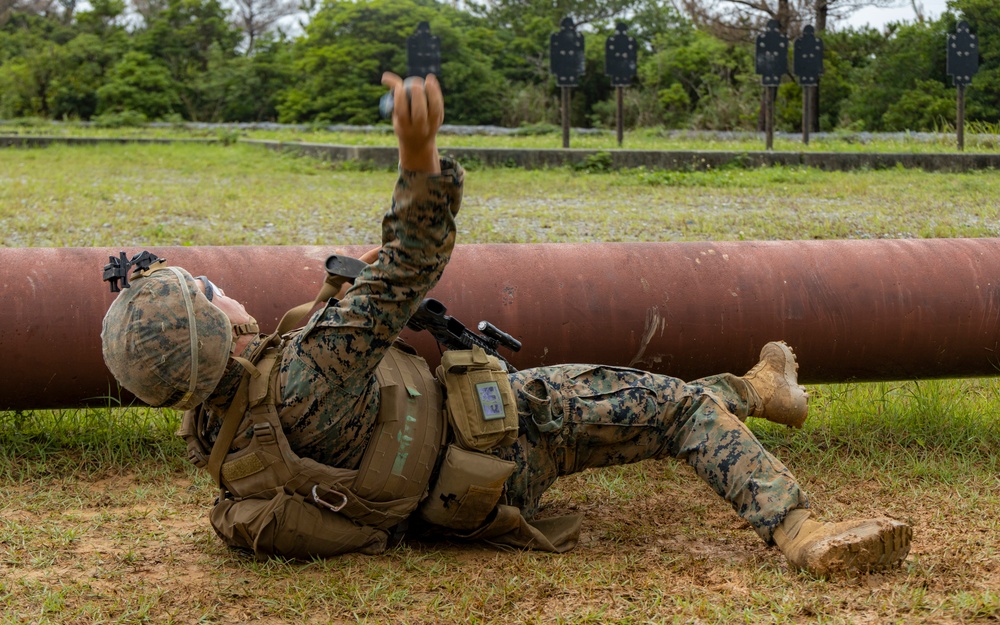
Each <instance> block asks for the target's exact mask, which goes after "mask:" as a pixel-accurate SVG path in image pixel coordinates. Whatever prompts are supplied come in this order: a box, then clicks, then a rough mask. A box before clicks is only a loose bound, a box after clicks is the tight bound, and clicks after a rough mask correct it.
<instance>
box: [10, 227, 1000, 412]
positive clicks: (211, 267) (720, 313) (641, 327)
mask: <svg viewBox="0 0 1000 625" xmlns="http://www.w3.org/2000/svg"><path fill="white" fill-rule="evenodd" d="M364 249H365V247H364V246H348V247H228V248H224V247H170V248H153V249H151V251H153V252H154V253H156V254H158V255H160V256H164V257H166V258H167V259H168V261H169V262H171V263H173V264H178V265H182V266H184V267H186V268H188V269H189V270H191V271H192V272H193V273H194V274H195V275H198V274H201V273H204V274H207V275H208V276H210V277H211V278H212V280H213V281H215V282H216V283H218V284H220V285H222V286H223V287H224V288H225V289H226V292H227V294H229V295H231V296H233V297H235V298H237V299H240V300H242V301H244V302H245V303H246V305H247V308H248V309H249V310H250V312H251V313H252V314H253V315H254V316H256V317H257V319H258V320H259V321H260V322H261V325H262V326H263V327H264V328H273V327H274V326H275V325H276V323H277V320H278V319H279V318H280V317H281V315H282V313H284V311H285V310H286V309H287V308H290V307H291V306H293V305H295V304H299V303H301V302H303V301H308V300H310V299H312V297H313V295H314V294H315V292H316V291H317V289H318V287H319V285H320V282H321V281H322V279H323V277H324V274H323V261H324V259H325V258H326V256H327V255H329V254H331V253H345V254H350V255H359V254H360V253H361V252H362V251H364ZM118 251H119V250H117V249H107V248H105V249H98V248H91V249H49V248H45V249H40V248H8V249H0V283H2V284H3V289H4V291H3V292H4V302H3V306H2V307H0V346H2V348H3V357H2V358H0V409H39V408H59V407H76V406H83V405H93V404H98V405H101V404H106V403H108V402H109V400H108V399H107V397H109V396H111V397H115V398H116V400H115V401H117V398H118V397H122V399H123V400H124V401H130V400H131V398H130V397H129V396H127V395H121V396H120V395H119V391H118V390H117V385H116V384H115V382H114V380H113V379H112V378H111V377H110V376H109V374H108V372H107V370H106V369H105V367H104V363H103V360H102V357H101V345H100V338H99V334H100V330H101V320H102V318H103V316H104V312H105V311H106V310H107V308H108V306H109V305H110V304H111V301H112V299H113V297H114V296H113V294H111V293H110V292H109V291H108V286H107V284H105V283H103V282H102V281H101V279H100V274H101V267H102V266H103V265H104V264H105V263H106V262H107V261H108V256H109V255H117V253H118ZM137 251H140V250H138V249H130V250H128V253H129V254H132V253H134V252H137ZM432 295H433V296H434V297H436V298H438V299H440V300H441V301H442V302H444V303H445V304H446V305H447V306H448V312H449V314H452V315H454V316H455V317H457V318H459V319H461V320H462V321H464V322H465V323H466V325H468V326H470V327H474V326H475V324H476V323H477V322H478V321H479V320H481V319H488V320H490V321H492V322H494V323H495V324H496V325H498V326H499V327H501V328H502V329H504V330H507V331H508V332H510V333H511V334H513V335H514V336H515V337H516V338H518V339H519V340H521V341H522V343H523V344H524V349H523V350H522V351H521V353H519V354H516V355H514V356H513V358H512V361H513V362H514V364H515V365H516V366H518V367H521V368H524V367H531V366H537V365H543V364H554V363H561V362H594V363H602V364H613V365H632V366H637V367H641V368H645V369H649V370H652V371H656V372H662V373H668V374H670V375H675V376H678V377H681V378H684V379H693V378H696V377H700V376H703V375H707V374H711V373H718V372H722V371H732V372H736V373H742V372H743V371H745V370H746V369H747V368H748V367H750V366H751V365H752V364H753V362H754V361H755V360H756V357H757V351H758V350H759V349H760V346H761V345H762V344H763V343H765V342H766V341H769V340H774V339H784V340H786V341H788V342H789V343H790V344H791V345H793V346H794V348H795V350H796V352H797V354H798V355H799V360H800V364H801V370H800V373H801V379H802V380H803V381H804V382H836V381H846V380H861V381H871V380H889V379H911V378H931V377H969V376H992V375H996V373H997V370H998V362H1000V354H998V349H1000V323H998V321H1000V319H998V318H1000V239H928V240H877V241H780V242H779V241H773V242H704V243H590V244H549V245H465V246H459V247H458V248H457V249H456V250H455V254H454V258H453V260H452V263H451V265H449V267H448V269H447V271H446V272H445V275H444V278H443V280H442V281H441V283H440V284H439V285H438V286H437V287H436V288H435V289H434V291H433V292H432ZM410 339H411V341H412V342H413V343H415V344H416V345H417V347H418V348H419V349H421V351H422V352H423V353H424V354H425V355H428V356H430V358H429V359H430V360H434V355H436V353H437V348H436V346H435V345H434V344H433V342H432V340H431V339H430V338H429V337H427V336H416V337H414V336H412V335H410Z"/></svg>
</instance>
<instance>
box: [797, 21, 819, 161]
mask: <svg viewBox="0 0 1000 625" xmlns="http://www.w3.org/2000/svg"><path fill="white" fill-rule="evenodd" d="M792 72H793V73H794V74H795V77H796V78H797V79H798V81H799V86H800V87H802V143H804V144H805V145H809V129H810V128H811V127H812V124H813V117H812V113H813V108H814V105H813V102H814V100H815V97H816V91H817V88H818V87H819V78H820V76H822V75H823V40H822V39H820V38H819V37H817V36H816V29H815V28H813V27H812V25H811V24H810V25H807V26H806V27H805V28H803V29H802V36H801V37H799V38H798V39H796V40H795V43H794V44H792Z"/></svg>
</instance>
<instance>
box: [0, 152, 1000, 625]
mask: <svg viewBox="0 0 1000 625" xmlns="http://www.w3.org/2000/svg"><path fill="white" fill-rule="evenodd" d="M357 169H358V168H356V167H351V166H348V167H346V168H336V167H333V166H331V165H329V164H326V163H322V162H319V161H314V160H310V159H306V158H298V157H293V156H291V155H287V154H277V153H273V152H268V151H266V150H263V149H260V148H256V147H252V146H248V145H232V146H228V147H224V146H221V145H220V146H199V145H167V146H138V145H129V146H98V147H70V146H56V147H52V148H47V149H40V150H0V242H2V244H3V245H5V246H19V247H27V246H98V245H99V246H120V247H122V248H124V249H130V248H133V247H147V246H158V245H173V244H179V245H188V244H190V245H263V244H289V245H293V244H294V245H305V244H367V243H375V242H377V241H378V239H379V236H380V228H379V219H380V217H381V214H382V212H383V211H384V210H385V208H386V206H387V204H388V198H389V195H390V192H391V187H392V184H393V181H394V173H393V172H390V171H357ZM997 197H1000V176H998V175H997V174H996V172H990V171H985V172H976V173H968V174H930V173H925V172H920V171H911V170H890V171H879V172H871V171H857V172H823V171H817V170H810V169H805V168H769V169H761V170H743V169H737V168H732V169H724V170H719V171H710V172H699V173H686V172H655V171H645V170H635V171H626V172H618V173H586V172H579V171H573V170H571V169H553V170H548V171H522V170H516V169H481V170H476V171H470V172H469V175H468V178H467V185H466V200H465V203H464V206H463V209H462V213H461V214H460V215H459V217H458V224H459V228H460V233H459V241H460V242H464V243H487V242H547V241H555V242H571V241H666V240H704V239H720V240H723V239H728V240H735V239H808V238H845V237H846V238H864V237H932V236H942V237H958V236H969V237H984V236H985V237H994V236H998V234H997V233H998V228H1000V207H998V205H997V204H998V203H997V202H996V198H997ZM810 394H811V397H812V400H811V414H810V418H809V421H807V423H806V425H805V427H804V428H803V429H802V430H789V429H786V428H783V427H780V426H775V425H773V424H770V423H766V422H759V423H758V422H753V420H751V424H750V425H751V427H752V429H753V430H754V431H755V432H756V433H757V434H758V436H759V437H760V438H761V440H762V441H763V442H764V444H765V445H766V446H767V447H768V448H769V449H771V450H772V451H773V452H774V453H775V455H776V456H777V457H779V458H781V459H782V460H783V461H785V462H786V463H787V464H788V465H789V466H790V468H791V469H792V470H793V471H794V472H795V474H796V476H797V477H798V478H799V480H800V481H801V482H802V484H803V485H804V486H805V488H806V490H807V491H808V492H810V493H811V494H812V496H813V505H814V509H815V510H816V512H817V514H818V515H819V516H820V518H822V519H841V518H846V517H849V516H852V515H862V514H863V515H870V514H881V513H889V514H891V515H893V516H896V517H897V518H903V519H908V520H910V521H911V522H912V523H913V525H914V527H915V542H914V548H913V551H912V553H911V556H910V558H909V559H908V561H907V562H906V564H905V565H904V567H903V569H902V570H900V571H898V572H894V573H889V574H881V575H871V576H865V577H860V578H848V579H839V580H820V579H814V578H811V577H810V576H808V575H804V574H800V573H796V572H794V571H790V570H789V569H788V568H787V567H786V566H785V564H784V561H783V560H782V558H781V557H780V555H778V554H777V553H776V552H775V551H774V550H773V549H769V548H767V547H766V546H764V545H763V544H761V542H760V541H759V540H758V539H757V538H756V536H755V535H754V534H753V533H752V532H751V531H749V529H748V527H747V526H746V524H745V523H744V522H742V521H741V520H740V519H739V518H738V517H736V516H735V515H733V514H732V512H731V511H730V510H729V509H728V508H727V507H726V506H725V505H724V504H723V503H721V502H719V501H718V500H717V498H715V497H714V496H712V495H711V493H710V491H709V490H708V488H707V486H705V485H704V484H703V483H701V482H700V481H699V480H698V479H697V478H696V477H695V476H694V475H693V473H692V471H691V470H690V469H689V468H688V467H686V466H685V465H681V464H678V463H676V462H674V461H671V460H663V461H653V462H645V463H639V464H637V465H631V466H625V467H613V468H609V469H606V470H600V471H588V472H585V473H583V474H580V475H578V476H573V477H571V478H567V479H565V480H562V481H560V482H559V483H557V485H556V487H555V488H553V489H552V490H551V491H550V492H549V493H548V494H547V495H546V500H545V502H546V505H547V506H548V508H547V509H546V511H545V513H546V514H548V513H563V512H574V511H575V512H584V513H586V515H587V520H586V522H585V529H584V540H583V542H582V544H581V545H580V546H578V547H577V549H576V550H574V551H573V552H571V553H569V554H565V555H560V556H553V555H548V554H540V553H533V552H528V553H510V552H505V551H497V550H493V549H491V548H488V547H483V546H472V547H469V546H460V545H455V544H450V543H439V542H414V543H411V544H407V545H404V546H400V547H397V548H395V549H392V550H390V551H389V552H388V553H387V554H385V555H383V556H378V557H365V556H347V557H344V558H338V559H334V560H330V561H318V562H311V563H295V562H286V561H281V560H271V561H266V562H258V561H254V560H252V559H249V558H246V557H244V556H242V555H239V554H236V553H232V552H229V551H227V550H226V549H225V548H224V547H223V546H222V545H221V543H220V542H219V541H218V540H217V539H216V538H215V536H214V535H213V533H212V530H211V529H210V527H209V525H208V522H207V518H206V517H207V513H208V510H209V509H210V506H211V502H212V499H213V497H214V496H215V489H214V488H213V486H212V485H211V483H210V481H209V479H208V478H207V477H206V476H205V475H204V473H203V472H199V471H196V470H195V469H194V468H193V467H192V466H191V465H189V464H188V463H187V462H186V461H185V460H184V455H185V452H184V445H183V444H182V442H181V441H180V440H179V439H177V438H176V437H174V436H173V434H172V433H173V431H175V430H176V428H177V426H178V424H179V414H178V413H176V412H173V411H169V410H151V409H137V408H125V409H123V408H114V409H107V410H99V409H80V410H63V411H25V412H18V413H13V412H7V413H0V500H2V501H3V502H4V511H3V512H0V625H6V624H13V623H96V622H102V623H191V622H205V623H229V622H250V621H257V622H264V623H286V622H304V623H327V622H333V623H354V622H363V623H386V622H402V623H431V622H469V623H507V622H524V623H622V624H625V623H650V622H654V623H670V622H678V623H690V622H701V623H732V622H746V623H804V622H822V623H855V622H879V623H969V622H982V623H987V622H996V621H997V620H998V619H1000V592H998V589H1000V565H998V564H997V563H998V562H1000V520H998V519H1000V495H998V493H1000V482H998V477H997V476H998V475H1000V453H998V451H997V450H998V449H1000V424H998V422H1000V419H998V418H997V416H996V415H997V414H998V413H1000V387H998V385H997V382H996V380H995V379H972V380H925V381H917V382H914V381H911V382H891V383H890V382H885V383H873V384H837V385H823V386H813V387H811V388H810Z"/></svg>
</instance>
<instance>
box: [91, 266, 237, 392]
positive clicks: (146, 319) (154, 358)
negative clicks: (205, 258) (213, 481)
mask: <svg viewBox="0 0 1000 625" xmlns="http://www.w3.org/2000/svg"><path fill="white" fill-rule="evenodd" d="M143 254H148V253H147V252H143ZM149 256H150V257H151V258H152V262H149V261H148V260H147V262H146V266H145V267H142V268H139V269H138V270H137V271H136V272H135V273H134V274H133V277H132V280H133V282H132V283H131V284H129V283H128V279H127V272H128V265H129V263H127V262H126V263H125V265H126V267H125V270H124V275H125V278H124V284H123V286H125V287H128V288H125V289H123V290H121V292H120V293H119V295H118V297H117V298H115V301H114V302H113V303H112V304H111V307H110V308H109V309H108V312H107V314H106V315H105V316H104V325H103V329H102V330H101V343H102V348H103V352H104V362H105V364H107V366H108V370H110V371H111V373H112V375H114V376H115V379H117V380H118V382H119V383H120V384H121V385H122V386H123V387H124V388H126V389H127V390H129V391H130V392H131V393H132V394H134V395H135V396H136V397H138V398H139V399H141V400H142V401H144V402H145V403H147V404H149V405H150V406H156V407H160V406H169V407H173V408H178V409H182V410H188V409H190V408H193V407H195V406H197V405H198V404H200V403H202V402H203V401H205V399H207V398H208V397H209V395H211V394H212V391H214V390H215V387H216V386H217V385H218V384H219V380H221V379H222V376H223V374H224V373H225V371H226V367H227V365H228V363H229V355H230V349H231V348H232V344H233V329H232V326H231V322H230V321H229V318H228V317H227V316H226V314H225V313H224V312H222V311H221V310H220V309H219V308H217V307H216V306H215V305H214V304H212V303H211V302H209V301H208V298H206V297H205V295H204V293H202V292H201V290H200V289H199V288H198V285H197V282H196V280H195V278H194V277H192V276H191V274H190V273H188V272H187V271H186V270H184V269H182V268H181V267H172V266H168V265H167V264H166V263H165V262H164V260H163V259H157V258H156V256H153V255H149ZM122 258H123V259H124V253H123V254H122ZM135 258H139V255H137V256H136V257H135ZM135 258H134V259H133V260H135ZM114 262H115V259H114V258H113V257H112V263H113V264H114ZM109 267H111V266H110V265H109V266H106V267H105V279H106V280H108V277H107V276H108V273H109ZM121 274H122V272H121V270H119V271H118V275H119V277H120V276H121ZM109 281H110V280H109ZM116 286H117V285H116V283H115V282H112V290H113V291H114V290H117V289H116Z"/></svg>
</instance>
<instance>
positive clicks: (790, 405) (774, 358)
mask: <svg viewBox="0 0 1000 625" xmlns="http://www.w3.org/2000/svg"><path fill="white" fill-rule="evenodd" d="M798 370H799V364H798V363H797V362H795V354H793V353H792V349H791V348H790V347H788V345H785V344H784V343H783V342H780V341H772V342H771V343H768V344H767V345H765V346H764V347H763V348H762V349H761V350H760V362H758V363H757V364H756V365H754V367H753V369H750V371H747V373H746V375H744V376H743V379H744V380H746V381H747V382H749V383H750V386H751V387H752V389H753V391H754V392H756V393H757V395H758V397H759V399H760V401H759V402H757V409H756V410H754V411H753V412H752V413H751V414H750V416H752V417H760V418H762V419H767V420H768V421H773V422H775V423H781V424H784V425H788V426H791V427H796V428H800V427H802V424H803V423H805V420H806V414H807V407H806V405H807V403H808V401H809V396H808V394H807V393H806V389H805V388H803V387H802V386H800V385H799V382H798V373H797V372H798Z"/></svg>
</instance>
